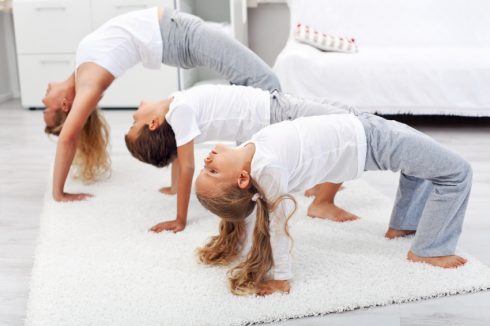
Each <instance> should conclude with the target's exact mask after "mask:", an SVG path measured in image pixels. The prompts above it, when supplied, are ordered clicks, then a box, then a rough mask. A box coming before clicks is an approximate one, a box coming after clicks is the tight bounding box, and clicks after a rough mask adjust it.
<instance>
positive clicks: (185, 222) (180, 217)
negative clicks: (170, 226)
mask: <svg viewBox="0 0 490 326" xmlns="http://www.w3.org/2000/svg"><path fill="white" fill-rule="evenodd" d="M176 221H177V222H178V223H181V224H183V225H186V224H187V216H184V217H182V216H177V218H176Z"/></svg>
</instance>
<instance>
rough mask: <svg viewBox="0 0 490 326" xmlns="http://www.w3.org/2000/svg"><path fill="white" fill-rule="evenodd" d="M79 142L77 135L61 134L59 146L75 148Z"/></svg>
mask: <svg viewBox="0 0 490 326" xmlns="http://www.w3.org/2000/svg"><path fill="white" fill-rule="evenodd" d="M77 140H78V136H77V135H74V134H70V133H63V132H61V134H60V137H59V138H58V144H59V145H61V146H75V145H76V143H77Z"/></svg>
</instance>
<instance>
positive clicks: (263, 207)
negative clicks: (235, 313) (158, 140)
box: [196, 179, 296, 295]
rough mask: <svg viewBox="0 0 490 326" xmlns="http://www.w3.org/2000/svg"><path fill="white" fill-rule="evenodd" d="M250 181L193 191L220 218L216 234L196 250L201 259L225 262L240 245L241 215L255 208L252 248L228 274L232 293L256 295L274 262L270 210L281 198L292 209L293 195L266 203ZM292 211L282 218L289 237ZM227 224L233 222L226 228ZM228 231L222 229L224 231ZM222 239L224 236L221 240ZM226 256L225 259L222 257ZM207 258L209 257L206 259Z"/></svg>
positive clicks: (237, 252) (255, 185) (241, 236)
mask: <svg viewBox="0 0 490 326" xmlns="http://www.w3.org/2000/svg"><path fill="white" fill-rule="evenodd" d="M250 180H251V184H252V185H251V187H249V188H247V189H240V188H238V187H237V186H232V187H230V188H229V189H227V191H224V192H223V193H220V194H219V195H218V194H213V195H208V194H203V193H200V192H196V195H197V198H198V200H199V201H200V202H201V204H202V205H203V206H204V207H205V208H207V209H208V210H209V211H211V212H212V213H214V214H216V215H218V216H220V217H221V219H222V220H221V222H220V234H219V235H218V236H215V237H213V238H211V240H210V241H209V243H208V244H207V245H205V246H204V247H203V248H200V249H198V256H199V259H200V260H201V262H203V263H206V264H213V265H227V264H229V263H231V261H232V260H233V259H235V258H236V257H237V256H238V254H239V252H240V251H241V249H242V248H243V241H244V237H245V218H246V217H247V216H249V215H250V214H251V213H252V212H253V210H254V208H255V209H256V222H255V228H254V231H253V236H252V247H251V249H250V252H249V253H248V255H247V257H246V258H245V260H244V261H242V262H240V263H238V265H236V266H235V267H233V268H232V269H231V270H230V271H229V273H228V278H229V286H230V289H231V292H232V293H234V294H236V295H247V294H256V293H257V290H258V287H259V284H260V283H262V282H263V281H265V279H266V277H267V274H268V272H269V271H270V270H271V268H272V266H273V265H274V260H273V255H272V247H271V243H270V230H269V226H270V212H271V211H273V210H275V209H276V208H277V206H278V204H279V203H280V202H281V201H282V200H284V199H291V200H292V201H293V203H294V206H295V209H294V211H295V210H296V201H295V200H294V197H293V196H291V195H289V194H286V195H282V196H280V197H279V198H278V199H277V200H275V201H274V203H272V204H270V203H269V202H268V200H267V198H266V197H265V195H264V193H263V191H262V190H261V189H260V187H259V185H258V184H257V183H256V182H255V181H254V180H253V179H250ZM294 211H293V212H292V213H291V214H290V215H289V216H288V218H287V219H286V225H285V231H286V234H287V235H288V236H289V232H288V227H287V223H288V221H289V219H290V218H291V216H292V215H293V214H294ZM229 224H233V225H234V226H233V227H230V226H229ZM227 230H228V231H232V232H228V233H227V232H226V231H227ZM224 238H227V240H225V239H224ZM224 257H226V259H224ZM210 258H211V259H210Z"/></svg>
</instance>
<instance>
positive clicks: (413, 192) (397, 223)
mask: <svg viewBox="0 0 490 326" xmlns="http://www.w3.org/2000/svg"><path fill="white" fill-rule="evenodd" d="M432 189H433V187H432V183H431V182H429V181H427V180H424V179H420V178H416V177H411V176H408V175H405V174H404V173H403V172H401V173H400V181H399V184H398V191H397V194H396V199H395V204H394V206H393V211H392V214H391V219H390V227H391V228H393V229H395V230H417V226H418V224H419V221H420V217H421V216H422V211H423V209H424V207H425V204H426V201H427V199H428V198H429V195H430V193H431V192H432Z"/></svg>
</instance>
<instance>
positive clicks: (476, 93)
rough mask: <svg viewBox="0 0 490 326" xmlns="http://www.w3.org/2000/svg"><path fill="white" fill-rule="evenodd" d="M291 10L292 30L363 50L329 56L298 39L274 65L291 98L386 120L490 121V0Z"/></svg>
mask: <svg viewBox="0 0 490 326" xmlns="http://www.w3.org/2000/svg"><path fill="white" fill-rule="evenodd" d="M289 5H290V8H291V24H292V26H295V25H296V24H297V23H302V24H307V25H310V26H311V27H313V28H315V29H318V30H320V31H322V32H326V33H331V34H334V35H339V36H349V37H354V38H356V40H357V43H358V46H359V52H358V53H354V54H347V53H333V52H322V51H319V50H317V49H315V48H313V47H311V46H309V45H305V44H301V43H298V42H296V41H295V40H294V39H292V38H291V39H290V40H289V42H288V43H287V45H286V47H285V48H284V49H283V51H282V52H281V53H280V54H279V56H278V58H277V60H276V64H275V66H274V70H275V72H276V73H277V75H278V77H279V79H280V80H281V83H282V87H283V90H284V91H285V92H288V93H292V94H295V95H298V96H303V97H318V96H323V97H329V98H331V99H335V100H339V101H342V102H345V103H347V104H351V105H354V106H356V107H357V108H358V109H359V110H361V111H366V112H377V113H382V114H417V115H427V114H437V115H461V116H490V19H488V18H487V13H489V12H490V1H485V0H467V1H462V0H411V1H408V0H405V1H404V0H292V1H290V2H289ZM439 5H440V6H439ZM458 17H459V20H457V18H458ZM485 25H487V26H485Z"/></svg>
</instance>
